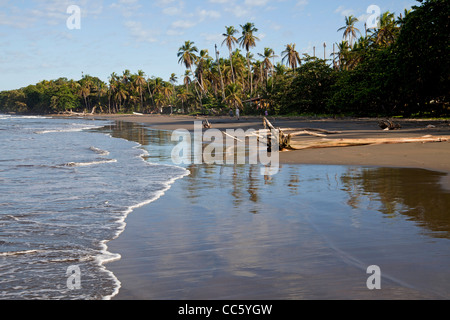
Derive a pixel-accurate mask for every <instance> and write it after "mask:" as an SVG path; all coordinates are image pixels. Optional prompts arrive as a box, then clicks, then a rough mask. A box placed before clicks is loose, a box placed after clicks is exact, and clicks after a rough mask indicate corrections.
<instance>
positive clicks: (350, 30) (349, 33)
mask: <svg viewBox="0 0 450 320" xmlns="http://www.w3.org/2000/svg"><path fill="white" fill-rule="evenodd" d="M356 22H358V18H356V17H354V16H353V15H351V16H349V17H345V26H343V27H341V28H339V29H338V31H342V30H344V36H343V38H344V39H346V38H347V39H348V42H349V44H350V47H353V39H356V37H357V35H356V33H357V32H358V33H360V32H359V29H358V28H356V27H355V23H356Z"/></svg>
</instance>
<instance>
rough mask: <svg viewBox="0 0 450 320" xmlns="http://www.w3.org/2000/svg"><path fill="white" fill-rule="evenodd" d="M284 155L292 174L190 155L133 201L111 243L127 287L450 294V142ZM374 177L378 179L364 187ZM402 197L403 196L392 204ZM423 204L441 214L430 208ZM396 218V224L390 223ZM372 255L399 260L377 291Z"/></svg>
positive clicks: (437, 129) (448, 130)
mask: <svg viewBox="0 0 450 320" xmlns="http://www.w3.org/2000/svg"><path fill="white" fill-rule="evenodd" d="M93 118H95V119H109V120H115V121H124V122H126V123H133V124H137V125H142V126H143V127H144V128H152V129H161V130H169V131H170V130H175V129H180V128H186V129H188V130H192V129H193V123H194V121H201V120H202V119H203V118H200V117H199V118H194V117H187V116H173V117H172V116H136V115H133V116H107V115H106V116H95V117H93ZM208 120H209V122H210V123H211V124H212V126H213V128H218V129H229V128H243V129H247V128H254V129H259V128H262V119H261V118H258V117H255V118H250V117H249V118H241V120H240V121H237V120H236V119H230V118H228V117H217V118H208ZM271 121H272V123H273V124H274V125H275V126H276V127H282V128H285V127H289V128H305V127H308V128H321V129H327V130H339V131H342V134H341V135H340V136H341V137H358V138H361V137H386V136H389V137H393V136H395V137H422V136H425V135H434V136H439V135H449V134H450V126H449V125H448V123H446V122H443V121H428V120H427V121H425V120H423V121H419V120H416V121H413V120H411V121H406V120H405V121H403V120H402V129H401V130H398V131H389V132H386V131H382V130H381V129H380V128H379V127H378V121H377V120H376V119H343V120H335V119H302V118H271ZM429 125H433V127H428V126H429ZM306 139H311V137H307V138H306ZM148 148H149V150H150V151H151V146H149V147H148ZM150 153H151V152H150ZM280 157H281V158H280V160H281V170H280V174H278V175H276V176H274V177H273V178H267V177H263V176H261V175H260V174H259V171H258V170H256V169H255V168H253V167H252V166H244V167H239V166H234V167H226V166H207V165H199V166H195V165H193V166H189V167H188V168H187V169H188V170H189V171H190V172H191V174H190V175H189V176H188V177H185V178H183V179H181V180H179V181H177V182H175V183H174V185H173V186H172V187H171V189H170V190H168V191H167V192H166V194H165V195H164V196H162V197H161V198H160V199H158V200H157V201H155V202H153V203H151V204H149V205H147V206H145V207H142V208H139V209H136V210H135V211H133V212H132V213H131V214H130V215H129V217H128V218H127V220H126V223H127V226H126V228H125V231H124V232H123V233H122V234H121V235H120V237H119V238H118V239H116V240H113V241H111V242H110V243H109V244H108V248H109V251H110V252H114V253H119V254H120V255H121V256H122V258H121V259H120V260H118V261H115V262H112V263H109V264H107V265H106V267H107V269H108V270H111V271H112V272H113V273H114V274H115V275H116V277H117V278H118V279H119V281H120V282H121V289H120V291H119V294H118V295H117V296H116V297H115V299H119V300H130V299H133V300H135V299H137V300H147V299H148V300H196V299H199V300H211V299H212V300H228V299H231V300H233V299H238V300H248V299H261V300H302V299H307V300H309V299H448V297H449V292H450V288H449V287H448V285H445V284H442V283H443V282H445V281H443V279H444V278H445V277H448V272H447V271H446V266H445V264H447V262H448V259H449V257H447V256H446V255H442V254H441V253H442V252H443V251H444V252H448V238H449V236H450V222H449V219H448V204H449V201H450V197H449V192H448V191H449V190H450V179H449V175H448V173H450V161H448V159H450V143H449V142H440V143H405V144H393V145H375V146H358V147H345V148H324V149H310V150H298V151H289V152H282V153H281V156H280ZM371 168H373V169H371ZM405 168H406V169H405ZM430 170H432V171H430ZM386 177H393V182H389V183H387V182H386ZM352 181H353V182H352ZM361 181H362V182H361ZM353 183H355V185H353ZM360 183H361V186H363V188H364V192H361V191H358V190H359V188H360V187H356V184H360ZM386 186H388V187H386ZM372 193H373V194H375V195H376V196H375V197H374V198H372V197H373V196H370V195H369V194H372ZM375 199H378V200H375ZM378 206H379V207H378ZM390 206H392V208H396V207H398V206H401V208H403V209H400V208H397V209H395V210H394V211H390V210H386V208H387V207H390ZM422 206H423V207H425V208H426V209H424V210H428V211H429V212H428V213H427V214H424V213H423V212H422V211H420V212H419V211H417V210H416V209H417V207H422ZM391 210H393V209H391ZM333 213H342V214H338V215H337V216H336V215H335V214H333ZM392 217H395V219H394V221H395V222H396V223H395V226H394V225H392V226H390V227H389V228H386V223H387V222H389V221H391V224H392V220H389V218H392ZM347 219H348V220H347ZM411 221H412V222H411ZM422 234H426V235H427V236H429V239H430V240H424V239H423V236H422ZM427 239H428V238H427ZM374 256H375V258H374ZM429 261H434V262H433V263H431V264H430V263H428V262H429ZM369 264H380V265H382V267H383V270H388V271H387V273H388V274H387V275H385V278H383V290H374V291H371V290H367V287H366V279H367V274H366V271H365V268H366V267H367V265H369Z"/></svg>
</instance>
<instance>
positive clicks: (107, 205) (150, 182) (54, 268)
mask: <svg viewBox="0 0 450 320" xmlns="http://www.w3.org/2000/svg"><path fill="white" fill-rule="evenodd" d="M108 125H111V124H110V123H109V122H107V121H94V120H87V119H81V118H80V119H73V118H72V119H66V118H46V117H34V116H11V115H0V299H109V298H111V297H113V296H114V295H116V294H117V292H118V290H119V288H120V281H119V280H118V279H117V278H116V277H115V276H114V274H113V273H111V272H110V271H108V270H107V268H106V267H105V263H107V262H110V261H114V260H116V259H120V255H118V254H115V253H111V252H109V251H108V242H109V241H111V240H112V239H115V238H117V237H118V236H119V235H120V234H121V232H122V231H123V230H124V227H125V218H126V217H127V215H128V214H129V213H130V212H132V210H133V209H134V208H136V207H139V206H142V205H145V204H148V203H150V202H152V201H154V200H155V199H157V198H159V197H160V196H161V195H162V194H163V193H164V192H165V191H166V190H168V189H169V188H170V186H171V184H172V183H173V182H174V181H175V180H177V179H179V178H182V177H183V176H185V175H186V174H187V170H186V169H184V168H180V167H176V166H173V165H164V164H154V163H151V162H149V161H145V158H146V156H147V152H146V151H145V150H144V149H142V148H141V145H140V144H139V143H138V142H135V141H131V140H127V139H121V138H115V137H113V136H112V135H111V134H110V133H109V132H110V129H109V130H104V128H108ZM109 128H111V127H109ZM73 270H77V271H78V274H74V273H72V271H73ZM73 277H76V278H73ZM74 279H75V280H76V279H78V282H79V283H81V286H80V287H77V288H76V290H75V289H74V286H73V284H74V282H73V281H75V280H74Z"/></svg>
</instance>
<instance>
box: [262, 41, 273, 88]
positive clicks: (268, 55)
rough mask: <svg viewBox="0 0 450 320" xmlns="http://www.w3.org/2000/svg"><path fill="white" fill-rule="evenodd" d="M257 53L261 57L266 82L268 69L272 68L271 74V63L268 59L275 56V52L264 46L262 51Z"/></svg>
mask: <svg viewBox="0 0 450 320" xmlns="http://www.w3.org/2000/svg"><path fill="white" fill-rule="evenodd" d="M258 55H259V56H260V57H261V58H263V59H264V60H263V61H262V64H263V69H264V74H265V76H266V84H267V82H268V80H269V70H272V75H273V63H272V62H271V61H270V59H273V58H275V52H274V51H273V49H271V48H264V53H262V54H261V53H258Z"/></svg>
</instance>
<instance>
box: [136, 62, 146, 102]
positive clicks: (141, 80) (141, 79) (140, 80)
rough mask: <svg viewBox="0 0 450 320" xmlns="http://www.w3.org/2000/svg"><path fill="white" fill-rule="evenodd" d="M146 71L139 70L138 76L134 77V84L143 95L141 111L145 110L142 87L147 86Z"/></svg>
mask: <svg viewBox="0 0 450 320" xmlns="http://www.w3.org/2000/svg"><path fill="white" fill-rule="evenodd" d="M145 84H146V81H145V73H144V71H142V70H138V72H137V74H136V76H135V77H134V86H135V87H136V89H137V91H138V94H139V95H140V97H141V111H143V110H144V96H143V89H142V87H143V86H145Z"/></svg>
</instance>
